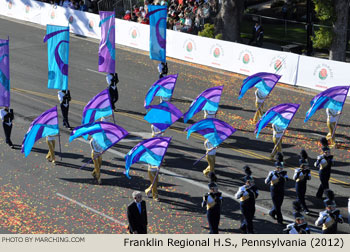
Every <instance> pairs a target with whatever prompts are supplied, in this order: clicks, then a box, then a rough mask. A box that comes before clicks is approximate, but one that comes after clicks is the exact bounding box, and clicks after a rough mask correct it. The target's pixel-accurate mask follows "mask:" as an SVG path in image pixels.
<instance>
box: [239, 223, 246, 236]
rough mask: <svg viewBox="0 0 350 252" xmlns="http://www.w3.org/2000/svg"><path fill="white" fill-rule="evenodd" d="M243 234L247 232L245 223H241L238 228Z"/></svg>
mask: <svg viewBox="0 0 350 252" xmlns="http://www.w3.org/2000/svg"><path fill="white" fill-rule="evenodd" d="M239 229H240V230H241V231H242V232H243V233H244V234H246V233H247V226H246V225H241V226H240V228H239Z"/></svg>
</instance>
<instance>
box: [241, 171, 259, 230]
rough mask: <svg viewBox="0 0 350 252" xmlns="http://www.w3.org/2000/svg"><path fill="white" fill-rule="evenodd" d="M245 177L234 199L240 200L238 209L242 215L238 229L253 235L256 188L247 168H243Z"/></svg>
mask: <svg viewBox="0 0 350 252" xmlns="http://www.w3.org/2000/svg"><path fill="white" fill-rule="evenodd" d="M243 169H244V172H245V174H246V176H245V177H244V178H243V179H244V182H245V185H244V186H241V187H240V188H239V189H238V192H237V193H236V195H235V197H236V199H239V200H240V208H241V212H242V214H243V218H242V220H241V227H240V229H241V230H242V231H243V232H244V233H245V234H254V228H253V219H254V214H255V199H256V198H257V197H258V196H259V192H258V188H257V187H256V186H255V183H254V179H253V177H252V176H251V175H252V172H251V170H250V168H249V166H247V165H246V166H244V167H243Z"/></svg>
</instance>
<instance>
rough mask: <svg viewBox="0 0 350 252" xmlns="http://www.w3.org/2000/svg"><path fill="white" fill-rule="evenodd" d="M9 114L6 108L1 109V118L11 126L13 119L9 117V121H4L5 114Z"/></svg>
mask: <svg viewBox="0 0 350 252" xmlns="http://www.w3.org/2000/svg"><path fill="white" fill-rule="evenodd" d="M7 114H8V112H7V111H6V110H5V109H0V118H1V120H2V121H3V122H4V123H5V124H7V125H8V126H11V125H12V122H11V120H10V119H9V120H8V121H7V122H5V121H4V119H5V116H6V115H7Z"/></svg>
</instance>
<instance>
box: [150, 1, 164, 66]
mask: <svg viewBox="0 0 350 252" xmlns="http://www.w3.org/2000/svg"><path fill="white" fill-rule="evenodd" d="M147 6H148V13H147V16H148V17H149V25H150V43H149V56H150V58H151V59H153V60H159V61H161V62H165V61H166V19H167V15H168V11H167V6H166V5H147Z"/></svg>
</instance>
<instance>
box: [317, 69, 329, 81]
mask: <svg viewBox="0 0 350 252" xmlns="http://www.w3.org/2000/svg"><path fill="white" fill-rule="evenodd" d="M318 77H319V78H320V79H321V80H325V79H327V77H328V73H327V69H326V68H322V69H321V71H320V72H319V73H318Z"/></svg>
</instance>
